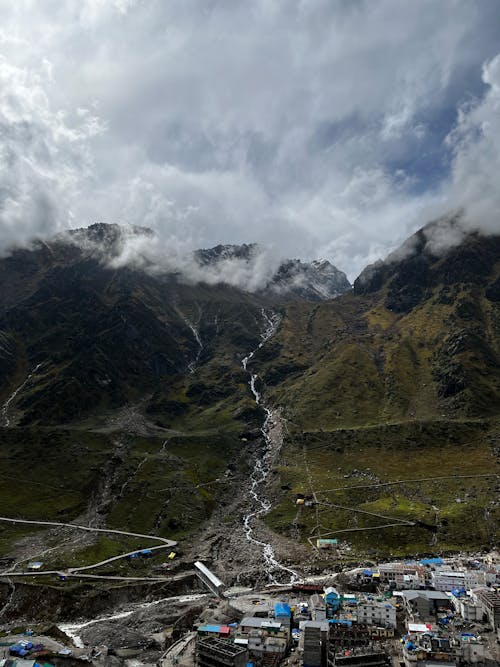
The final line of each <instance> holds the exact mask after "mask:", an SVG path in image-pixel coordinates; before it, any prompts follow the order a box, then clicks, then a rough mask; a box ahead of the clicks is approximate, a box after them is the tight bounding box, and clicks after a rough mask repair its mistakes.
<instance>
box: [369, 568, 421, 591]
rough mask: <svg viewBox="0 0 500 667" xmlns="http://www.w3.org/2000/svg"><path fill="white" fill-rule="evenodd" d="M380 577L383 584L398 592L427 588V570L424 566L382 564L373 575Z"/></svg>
mask: <svg viewBox="0 0 500 667" xmlns="http://www.w3.org/2000/svg"><path fill="white" fill-rule="evenodd" d="M374 574H378V575H379V579H380V581H381V582H382V583H384V584H388V585H389V586H391V587H392V588H395V589H397V590H402V589H418V588H423V587H424V586H425V576H426V569H425V567H424V566H422V565H417V564H414V565H409V564H406V563H382V564H381V565H379V567H378V570H377V571H376V572H374V573H373V575H372V576H374Z"/></svg>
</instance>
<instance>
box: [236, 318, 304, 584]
mask: <svg viewBox="0 0 500 667" xmlns="http://www.w3.org/2000/svg"><path fill="white" fill-rule="evenodd" d="M261 313H262V318H263V320H264V329H263V331H262V333H261V340H260V343H259V344H258V346H257V347H256V348H255V349H254V350H252V352H250V353H249V354H247V356H246V357H244V358H243V359H242V360H241V365H242V367H243V370H244V371H246V372H247V373H248V375H249V378H250V379H249V381H248V385H249V387H250V391H251V392H252V395H253V397H254V399H255V403H256V405H258V406H259V407H260V408H262V410H263V411H264V413H265V418H264V423H263V425H262V428H261V432H262V436H263V438H264V444H265V448H264V453H263V455H262V456H261V457H260V458H258V459H257V461H256V463H255V466H254V468H253V471H252V474H251V475H250V496H251V498H252V499H253V508H252V509H251V510H250V511H249V512H248V513H247V514H246V515H245V516H244V519H243V528H244V530H245V536H246V538H247V540H248V541H249V542H251V543H253V544H256V545H258V546H259V547H260V548H261V549H262V556H263V560H264V563H265V565H266V569H267V573H268V577H269V581H270V583H276V584H277V583H291V582H293V581H296V580H297V579H298V578H299V575H298V574H297V572H295V571H294V570H292V569H291V568H289V567H286V566H285V565H283V564H282V563H280V562H279V561H278V559H277V557H276V554H275V551H274V548H273V546H272V544H270V543H269V542H265V541H263V540H259V539H258V538H257V537H254V532H255V528H254V525H255V520H256V519H258V518H259V517H262V516H263V515H265V514H267V512H269V510H270V509H271V502H270V500H269V499H268V498H267V497H266V495H265V489H266V485H267V479H268V477H269V474H270V473H271V469H272V465H273V462H274V461H275V459H276V456H277V454H278V453H279V451H280V449H281V446H282V444H283V436H282V430H281V424H280V421H281V417H280V414H279V411H278V410H275V409H273V408H272V407H271V406H270V405H269V403H268V401H267V400H266V399H265V398H264V397H263V395H262V394H261V392H260V391H259V390H258V388H257V383H258V380H259V376H258V375H257V373H254V372H253V371H252V370H251V369H249V364H250V362H251V360H252V358H253V357H254V355H255V354H256V353H257V352H258V350H260V349H261V348H262V347H263V346H264V345H265V344H266V343H267V341H268V340H270V339H271V338H272V337H273V336H274V335H275V333H276V331H277V330H278V327H279V324H280V320H281V318H280V316H279V315H278V314H277V313H276V312H274V311H270V312H269V313H267V312H266V310H265V309H264V308H263V309H262V311H261Z"/></svg>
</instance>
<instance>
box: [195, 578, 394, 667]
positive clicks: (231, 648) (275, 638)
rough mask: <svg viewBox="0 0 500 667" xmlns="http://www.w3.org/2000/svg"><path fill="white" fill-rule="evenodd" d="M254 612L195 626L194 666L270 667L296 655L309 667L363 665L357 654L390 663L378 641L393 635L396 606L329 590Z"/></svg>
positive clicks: (260, 608)
mask: <svg viewBox="0 0 500 667" xmlns="http://www.w3.org/2000/svg"><path fill="white" fill-rule="evenodd" d="M256 609H257V610H258V612H259V613H260V615H258V616H257V615H254V616H246V617H244V618H243V619H242V620H241V621H240V622H239V623H233V624H231V625H201V626H199V627H198V630H197V634H198V639H197V650H196V654H197V662H198V665H200V666H201V667H215V665H225V666H227V667H230V666H233V665H234V667H238V666H239V665H240V664H241V665H245V666H246V665H247V664H248V663H251V664H252V665H255V666H259V665H266V666H272V665H279V664H280V663H281V662H282V661H283V659H284V658H285V657H286V656H289V655H290V654H293V653H294V652H297V653H298V655H300V656H301V657H302V662H303V664H304V665H307V666H308V667H322V666H323V665H326V664H327V661H328V664H329V665H330V664H331V665H335V664H345V665H351V664H352V665H357V664H364V663H360V662H359V659H360V656H364V657H365V659H370V660H372V661H373V660H374V656H376V657H377V661H375V662H370V664H373V665H377V664H380V665H385V664H389V663H388V662H387V661H388V660H389V657H388V656H387V654H386V653H385V652H384V651H383V650H382V648H381V644H380V642H381V640H385V639H386V638H388V637H389V638H393V637H394V632H395V629H396V623H397V622H396V608H395V607H394V605H393V604H391V602H389V601H388V599H387V598H385V597H382V598H380V597H379V598H375V597H374V596H372V595H365V594H361V595H352V594H348V593H346V594H341V593H339V592H338V590H337V589H335V588H333V587H329V588H326V589H325V590H324V591H323V593H321V594H320V593H319V592H316V593H313V594H312V595H310V596H309V597H308V598H305V597H304V599H302V600H301V601H300V600H298V599H297V600H295V604H292V605H291V604H289V603H287V602H282V601H280V602H276V603H275V604H274V606H273V607H272V608H271V609H269V605H266V604H263V605H256ZM263 614H266V615H265V616H264V615H263ZM328 656H329V657H328ZM367 656H371V658H369V657H367ZM216 660H218V662H217V661H216ZM339 660H341V662H339Z"/></svg>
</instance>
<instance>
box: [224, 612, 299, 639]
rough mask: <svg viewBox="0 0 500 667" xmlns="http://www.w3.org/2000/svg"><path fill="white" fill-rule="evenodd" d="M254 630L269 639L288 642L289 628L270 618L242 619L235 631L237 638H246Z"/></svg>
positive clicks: (251, 617)
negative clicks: (279, 638) (276, 638)
mask: <svg viewBox="0 0 500 667" xmlns="http://www.w3.org/2000/svg"><path fill="white" fill-rule="evenodd" d="M254 630H259V631H262V632H263V633H264V634H265V635H266V636H269V637H281V638H283V639H285V640H288V638H289V636H290V628H289V626H287V625H286V624H285V623H282V622H281V621H277V620H273V619H271V618H257V617H256V616H247V617H246V618H244V619H242V620H241V622H240V624H239V626H238V629H237V631H236V636H237V637H243V638H245V637H248V636H249V634H250V633H251V632H253V631H254Z"/></svg>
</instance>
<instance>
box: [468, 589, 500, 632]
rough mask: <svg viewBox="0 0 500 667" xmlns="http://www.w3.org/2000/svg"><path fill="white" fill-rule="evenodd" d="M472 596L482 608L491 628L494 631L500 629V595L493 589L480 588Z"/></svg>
mask: <svg viewBox="0 0 500 667" xmlns="http://www.w3.org/2000/svg"><path fill="white" fill-rule="evenodd" d="M471 596H472V598H473V599H474V600H476V601H477V602H478V603H479V605H480V606H481V609H482V612H483V614H484V616H485V617H486V618H487V619H488V622H489V624H490V625H491V627H492V628H493V629H494V630H496V629H497V628H500V593H499V592H498V591H496V590H495V589H493V588H478V589H476V590H473V591H472V592H471Z"/></svg>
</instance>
